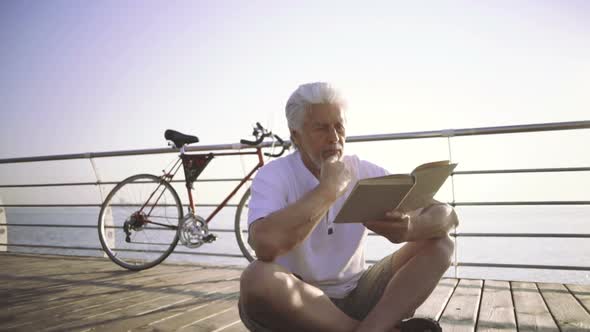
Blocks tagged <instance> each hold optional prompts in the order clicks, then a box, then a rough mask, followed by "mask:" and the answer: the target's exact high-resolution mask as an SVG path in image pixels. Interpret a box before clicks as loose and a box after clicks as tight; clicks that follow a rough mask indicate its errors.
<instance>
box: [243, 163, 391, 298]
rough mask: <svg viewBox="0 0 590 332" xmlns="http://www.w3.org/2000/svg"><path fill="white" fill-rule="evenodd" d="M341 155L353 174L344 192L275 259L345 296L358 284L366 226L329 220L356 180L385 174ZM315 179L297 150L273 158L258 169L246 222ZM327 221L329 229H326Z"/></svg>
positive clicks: (290, 199)
mask: <svg viewBox="0 0 590 332" xmlns="http://www.w3.org/2000/svg"><path fill="white" fill-rule="evenodd" d="M343 161H344V163H345V164H346V165H347V167H349V169H350V170H351V172H352V177H353V179H352V181H351V182H350V183H351V184H350V186H349V189H348V192H347V193H346V194H344V195H342V196H341V197H340V198H339V199H338V200H337V201H336V202H335V203H334V204H333V205H332V206H331V207H330V209H329V211H328V213H327V215H326V216H325V217H324V219H323V220H322V221H321V222H320V223H319V224H318V225H317V226H316V227H315V228H314V230H313V231H312V233H311V234H310V236H309V237H308V238H307V239H306V240H305V241H303V242H302V243H300V244H299V245H298V246H297V247H295V248H293V249H292V250H291V251H290V252H288V253H287V254H285V255H283V256H279V257H277V258H276V260H275V262H276V263H278V264H280V265H282V266H284V267H285V268H287V269H288V270H289V271H291V272H292V273H294V274H297V275H299V276H301V278H302V279H303V280H304V281H305V282H307V283H309V284H311V285H314V286H316V287H318V288H320V289H321V290H322V291H324V293H325V294H326V295H328V296H329V297H332V298H343V297H345V296H346V295H347V294H348V293H349V292H350V291H352V290H353V289H354V288H355V287H356V284H357V282H358V280H359V278H360V277H361V275H362V272H363V271H364V270H365V268H366V266H365V238H366V236H367V229H366V228H365V226H363V225H362V224H360V223H350V224H332V221H333V220H334V218H335V217H336V214H338V211H340V209H341V208H342V204H343V203H344V201H345V200H346V197H348V195H349V194H350V191H351V190H352V187H353V186H354V184H355V183H356V181H357V180H360V179H364V178H368V177H375V176H382V175H386V174H388V172H387V171H386V170H385V169H383V168H381V167H379V166H377V165H374V164H372V163H370V162H368V161H364V160H360V159H359V158H358V157H357V156H356V155H352V156H344V158H343ZM318 184H319V181H318V179H317V178H316V177H315V176H314V175H313V174H312V173H311V172H310V171H309V170H308V169H307V167H305V165H304V164H303V161H302V160H301V155H300V153H299V152H298V151H295V152H294V153H292V154H289V155H287V156H285V157H282V158H279V159H275V160H273V161H271V162H270V163H268V164H266V165H265V166H264V167H262V168H261V169H260V170H259V171H258V174H257V175H256V177H255V178H254V181H253V182H252V187H251V191H252V196H251V199H250V203H249V212H248V224H249V225H250V224H251V223H253V222H256V220H259V219H261V218H264V217H266V216H268V215H269V214H271V213H273V212H275V211H278V210H280V209H283V208H285V207H287V206H289V205H291V204H293V203H295V202H297V201H298V200H299V199H301V198H302V197H303V196H304V195H305V194H306V193H308V192H309V191H311V190H313V189H314V188H315V187H316V186H317V185H318ZM277 222H280V221H277ZM330 227H331V228H332V230H333V231H332V234H328V229H329V228H330Z"/></svg>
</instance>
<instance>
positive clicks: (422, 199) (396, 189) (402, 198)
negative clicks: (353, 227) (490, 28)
mask: <svg viewBox="0 0 590 332" xmlns="http://www.w3.org/2000/svg"><path fill="white" fill-rule="evenodd" d="M456 166H457V164H451V163H450V162H449V161H448V160H443V161H435V162H430V163H426V164H422V165H420V166H418V167H416V168H415V169H414V170H413V171H412V173H411V174H392V175H386V176H380V177H375V178H368V179H363V180H360V181H358V182H357V183H356V185H355V186H354V188H353V189H352V192H351V193H350V195H349V196H348V198H347V199H346V201H345V202H344V205H343V206H342V209H340V212H339V213H338V215H336V218H335V219H334V222H335V223H353V222H364V221H370V220H379V219H383V218H384V217H385V213H386V212H387V211H391V210H393V209H397V210H400V211H403V212H407V211H412V210H415V209H417V208H420V207H424V206H426V205H427V204H429V202H430V201H431V200H432V198H433V197H434V195H435V194H436V192H437V191H438V190H439V189H440V187H442V185H443V184H444V183H445V181H446V180H447V178H448V177H449V175H450V174H451V172H452V171H453V170H454V169H455V167H456Z"/></svg>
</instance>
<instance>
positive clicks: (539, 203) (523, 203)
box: [0, 201, 590, 208]
mask: <svg viewBox="0 0 590 332" xmlns="http://www.w3.org/2000/svg"><path fill="white" fill-rule="evenodd" d="M447 204H449V205H452V206H500V205H590V201H498V202H455V203H453V202H449V203H447ZM101 206H102V205H101V204H0V207H6V208H34V207H39V208H51V207H101ZM184 206H185V207H186V206H188V205H184ZM195 206H197V207H217V206H219V204H195ZM226 206H229V207H237V206H238V205H237V204H226Z"/></svg>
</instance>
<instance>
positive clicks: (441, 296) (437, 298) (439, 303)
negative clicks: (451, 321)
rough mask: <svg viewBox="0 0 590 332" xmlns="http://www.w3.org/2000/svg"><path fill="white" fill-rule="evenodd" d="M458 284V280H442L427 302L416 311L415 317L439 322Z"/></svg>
mask: <svg viewBox="0 0 590 332" xmlns="http://www.w3.org/2000/svg"><path fill="white" fill-rule="evenodd" d="M458 282H459V280H457V279H442V280H441V281H440V282H439V283H438V285H437V286H436V287H435V288H434V291H432V294H430V296H429V297H428V298H427V299H426V301H424V303H422V305H421V306H420V307H418V309H416V312H415V313H414V317H426V318H431V319H434V320H439V319H440V316H441V315H442V312H443V310H444V308H445V306H446V305H447V303H448V301H449V299H450V298H451V295H452V294H453V291H454V290H455V287H456V286H457V283H458Z"/></svg>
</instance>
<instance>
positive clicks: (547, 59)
mask: <svg viewBox="0 0 590 332" xmlns="http://www.w3.org/2000/svg"><path fill="white" fill-rule="evenodd" d="M0 47H1V49H2V52H0V69H1V73H2V74H1V75H0V159H2V158H12V157H25V156H38V155H52V154H68V153H83V152H100V151H116V150H132V149H144V148H158V147H165V146H166V142H165V140H164V138H163V132H164V130H165V129H167V128H172V129H176V130H179V131H182V132H186V133H191V134H194V135H197V136H199V138H200V139H201V142H202V143H201V144H220V143H234V142H237V141H238V140H239V139H240V138H245V137H247V136H248V135H249V134H250V132H251V129H250V128H251V125H252V124H253V123H254V122H256V121H259V122H261V123H262V124H263V125H265V126H267V127H269V128H271V129H272V130H273V131H275V132H277V133H279V134H281V135H282V136H283V137H288V131H287V127H286V123H285V120H284V105H285V102H286V100H287V98H288V97H289V95H290V94H291V92H292V91H293V90H294V89H295V88H296V87H297V86H298V85H299V84H302V83H306V82H311V81H329V82H332V83H334V84H335V85H336V86H337V87H339V88H341V90H342V92H343V93H344V95H345V97H346V99H347V100H348V104H349V109H348V111H347V112H348V114H347V118H348V124H347V134H348V135H350V136H354V135H367V134H385V133H397V132H410V131H424V130H440V129H448V128H473V127H489V126H501V125H516V124H530V123H546V122H562V121H578V120H589V119H590V93H589V91H590V2H587V1H582V0H579V1H557V0H555V1H543V0H539V1H489V2H487V1H486V2H484V1H462V0H457V1H412V2H410V1H363V2H359V1H343V0H340V1H228V0H221V1H114V0H106V1H57V0H56V1H25V0H22V1H12V0H6V1H2V2H0ZM558 150H559V148H558ZM369 154H370V151H369ZM373 154H376V152H373ZM426 159H428V158H426ZM385 162H387V160H385ZM19 167H20V166H19ZM54 172H59V171H57V170H55V171H54ZM6 176H7V175H6V174H5V177H6Z"/></svg>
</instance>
